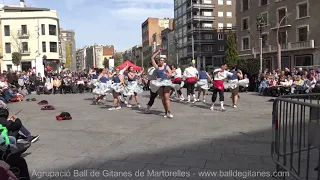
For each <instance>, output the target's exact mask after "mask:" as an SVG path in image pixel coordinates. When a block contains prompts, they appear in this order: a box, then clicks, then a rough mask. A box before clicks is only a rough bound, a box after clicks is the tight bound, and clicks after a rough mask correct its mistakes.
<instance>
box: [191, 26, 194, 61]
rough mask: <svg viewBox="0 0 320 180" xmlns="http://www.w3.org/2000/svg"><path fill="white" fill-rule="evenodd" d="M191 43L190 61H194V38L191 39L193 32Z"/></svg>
mask: <svg viewBox="0 0 320 180" xmlns="http://www.w3.org/2000/svg"><path fill="white" fill-rule="evenodd" d="M191 43H192V61H194V37H193V32H192V36H191Z"/></svg>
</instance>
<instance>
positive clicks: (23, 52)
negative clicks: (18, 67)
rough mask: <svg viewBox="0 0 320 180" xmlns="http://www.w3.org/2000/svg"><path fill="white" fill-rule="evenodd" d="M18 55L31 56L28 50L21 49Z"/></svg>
mask: <svg viewBox="0 0 320 180" xmlns="http://www.w3.org/2000/svg"><path fill="white" fill-rule="evenodd" d="M20 54H21V55H23V56H26V55H30V54H31V51H30V48H27V49H22V50H21V52H20Z"/></svg>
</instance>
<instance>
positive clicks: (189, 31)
mask: <svg viewBox="0 0 320 180" xmlns="http://www.w3.org/2000/svg"><path fill="white" fill-rule="evenodd" d="M213 30H214V29H213V27H194V28H190V29H188V30H187V33H191V32H193V31H213Z"/></svg>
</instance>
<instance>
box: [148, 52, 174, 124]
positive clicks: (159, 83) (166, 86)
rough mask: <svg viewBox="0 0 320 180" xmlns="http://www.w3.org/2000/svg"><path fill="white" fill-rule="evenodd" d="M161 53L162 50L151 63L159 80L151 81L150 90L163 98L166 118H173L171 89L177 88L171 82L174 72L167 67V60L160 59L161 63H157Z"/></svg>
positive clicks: (153, 57)
mask: <svg viewBox="0 0 320 180" xmlns="http://www.w3.org/2000/svg"><path fill="white" fill-rule="evenodd" d="M160 53H161V49H160V50H159V51H158V52H157V53H155V54H154V55H153V56H152V58H151V63H152V65H153V67H154V68H156V72H157V78H158V79H157V80H152V81H150V89H152V91H153V92H156V91H157V92H158V94H159V96H161V97H162V104H163V107H164V110H165V116H164V117H166V118H173V115H172V113H171V104H170V91H171V88H175V85H174V84H172V82H171V76H172V72H171V69H170V67H169V66H167V65H165V60H164V59H163V58H160V60H159V62H158V63H156V60H155V57H156V56H157V55H159V54H160Z"/></svg>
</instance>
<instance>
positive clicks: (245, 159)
mask: <svg viewBox="0 0 320 180" xmlns="http://www.w3.org/2000/svg"><path fill="white" fill-rule="evenodd" d="M221 161H224V162H242V163H257V164H262V163H263V162H262V159H261V157H260V156H249V155H240V154H222V156H221Z"/></svg>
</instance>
